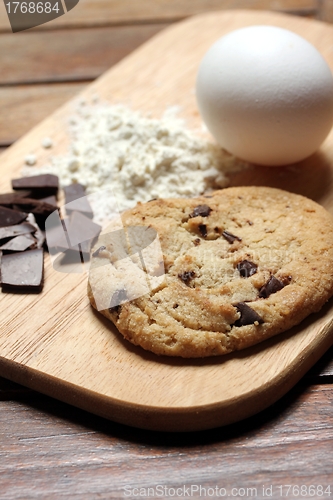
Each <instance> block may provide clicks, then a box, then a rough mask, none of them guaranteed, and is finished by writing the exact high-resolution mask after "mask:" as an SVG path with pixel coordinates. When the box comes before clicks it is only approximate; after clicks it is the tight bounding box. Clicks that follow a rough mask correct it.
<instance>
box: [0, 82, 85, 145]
mask: <svg viewBox="0 0 333 500" xmlns="http://www.w3.org/2000/svg"><path fill="white" fill-rule="evenodd" d="M85 86H86V84H85V83H66V84H61V83H58V84H52V85H50V84H49V85H26V86H25V85H20V86H17V87H0V109H1V114H0V146H8V145H10V144H12V143H13V142H14V141H16V140H17V139H18V138H19V137H21V136H22V135H23V134H25V133H26V132H28V131H29V130H30V129H31V128H32V127H34V126H35V125H36V124H37V123H39V122H40V121H41V120H43V119H44V118H45V117H47V116H49V114H50V113H52V112H53V111H54V110H56V109H57V108H58V107H59V106H61V105H62V104H63V103H64V102H66V101H67V100H68V99H70V98H72V97H73V96H75V95H76V94H77V93H78V92H79V91H80V90H82V89H83V88H84V87H85Z"/></svg>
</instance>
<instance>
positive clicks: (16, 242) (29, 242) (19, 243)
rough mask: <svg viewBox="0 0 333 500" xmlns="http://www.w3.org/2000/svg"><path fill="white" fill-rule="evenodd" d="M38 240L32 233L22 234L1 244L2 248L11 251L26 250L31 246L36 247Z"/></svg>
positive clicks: (0, 248)
mask: <svg viewBox="0 0 333 500" xmlns="http://www.w3.org/2000/svg"><path fill="white" fill-rule="evenodd" d="M36 246H37V240H36V239H35V238H34V237H33V236H32V235H31V234H21V235H20V236H15V238H12V239H11V240H9V241H7V243H4V244H3V245H1V246H0V250H2V251H4V250H7V251H10V252H24V251H25V250H28V249H29V248H36Z"/></svg>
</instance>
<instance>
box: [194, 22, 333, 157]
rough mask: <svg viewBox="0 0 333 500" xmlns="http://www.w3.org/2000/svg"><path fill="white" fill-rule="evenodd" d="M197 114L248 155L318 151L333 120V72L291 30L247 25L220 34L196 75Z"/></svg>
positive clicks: (225, 143)
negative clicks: (225, 33)
mask: <svg viewBox="0 0 333 500" xmlns="http://www.w3.org/2000/svg"><path fill="white" fill-rule="evenodd" d="M196 94H197V102H198V107H199V111H200V114H201V116H202V118H203V120H204V122H205V123H206V125H207V128H208V130H209V131H210V132H211V134H212V135H213V136H214V137H215V139H216V141H217V142H218V143H219V144H220V145H221V146H222V147H223V148H224V149H226V150H227V151H229V152H230V153H232V154H234V155H235V156H238V157H239V158H242V159H243V160H246V161H249V162H252V163H258V164H261V165H286V164H290V163H294V162H298V161H300V160H303V159H304V158H307V157H308V156H310V155H311V154H312V153H314V152H315V151H316V150H317V149H318V148H319V146H320V145H321V143H322V142H323V141H324V139H325V138H326V137H327V135H328V133H329V131H330V129H331V127H332V123H333V77H332V73H331V70H330V68H329V66H328V65H327V63H326V62H325V60H324V59H323V57H322V56H321V54H320V53H319V52H318V50H317V49H316V48H315V47H313V45H311V44H310V43H309V42H307V41H306V40H305V39H304V38H302V37H300V36H299V35H296V34H295V33H292V32H291V31H288V30H285V29H282V28H277V27H273V26H250V27H247V28H242V29H239V30H236V31H233V32H231V33H229V34H227V35H226V36H224V37H222V38H221V39H220V40H218V41H217V42H216V43H215V44H214V45H213V46H212V47H211V48H210V49H209V50H208V52H207V53H206V55H205V56H204V58H203V60H202V62H201V64H200V67H199V71H198V75H197V84H196Z"/></svg>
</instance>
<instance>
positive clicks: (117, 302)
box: [109, 289, 128, 313]
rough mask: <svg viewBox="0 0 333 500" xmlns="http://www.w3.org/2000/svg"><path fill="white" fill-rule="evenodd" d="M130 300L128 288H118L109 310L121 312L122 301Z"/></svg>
mask: <svg viewBox="0 0 333 500" xmlns="http://www.w3.org/2000/svg"><path fill="white" fill-rule="evenodd" d="M127 300H128V295H127V292H126V290H124V289H121V290H116V291H115V292H114V294H113V295H112V298H111V302H110V307H109V312H111V313H112V312H119V309H120V306H121V304H122V303H124V302H126V301H127Z"/></svg>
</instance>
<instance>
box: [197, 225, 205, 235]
mask: <svg viewBox="0 0 333 500" xmlns="http://www.w3.org/2000/svg"><path fill="white" fill-rule="evenodd" d="M198 229H199V231H200V234H201V236H202V237H203V238H206V236H207V226H206V224H199V226H198Z"/></svg>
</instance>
